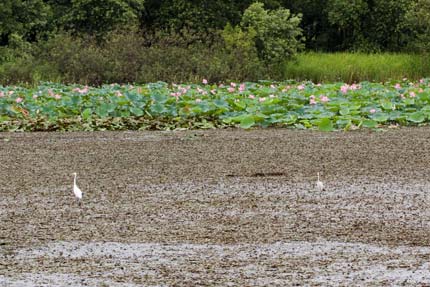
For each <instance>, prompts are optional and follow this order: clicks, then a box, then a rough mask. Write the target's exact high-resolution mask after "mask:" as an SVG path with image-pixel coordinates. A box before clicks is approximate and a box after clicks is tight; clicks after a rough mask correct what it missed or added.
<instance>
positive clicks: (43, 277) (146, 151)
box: [0, 127, 430, 286]
mask: <svg viewBox="0 0 430 287" xmlns="http://www.w3.org/2000/svg"><path fill="white" fill-rule="evenodd" d="M73 172H77V174H78V178H77V184H78V185H79V187H80V188H81V190H82V191H83V193H84V196H83V200H82V202H81V203H78V201H77V199H75V198H74V195H73V192H72V187H73V176H72V173H73ZM317 172H320V175H321V180H322V181H323V182H324V184H325V187H326V190H325V191H321V192H320V191H318V190H317V189H316V188H315V182H316V180H317V177H316V175H317ZM429 175H430V128H427V127H422V128H402V129H395V130H388V131H385V132H370V131H357V132H348V133H344V132H332V133H322V132H310V131H297V130H287V129H257V130H251V131H244V130H237V129H228V130H207V131H206V130H205V131H176V132H91V133H74V132H68V133H0V286H294V285H297V286H300V285H313V286H316V285H325V286H326V285H350V284H354V285H356V284H359V285H377V286H380V285H408V286H410V285H421V286H422V285H424V286H426V285H429V284H430V263H429V262H430V176H429Z"/></svg>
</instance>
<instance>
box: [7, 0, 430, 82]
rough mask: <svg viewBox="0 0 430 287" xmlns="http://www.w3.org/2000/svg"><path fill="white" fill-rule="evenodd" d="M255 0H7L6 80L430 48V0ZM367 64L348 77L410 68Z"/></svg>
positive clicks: (91, 78) (182, 71)
mask: <svg viewBox="0 0 430 287" xmlns="http://www.w3.org/2000/svg"><path fill="white" fill-rule="evenodd" d="M255 2H257V1H254V0H246V1H226V0H215V1H202V0H195V1H185V0H167V1H154V0H107V1H101V0H28V1H24V0H16V1H15V0H4V1H1V3H0V83H2V84H12V83H19V82H28V83H37V82H38V81H62V82H66V83H71V82H72V83H83V84H93V85H99V84H103V83H111V82H121V83H124V82H153V81H158V80H162V81H166V82H193V81H196V80H197V79H200V78H202V77H205V78H208V79H209V80H210V81H222V80H235V81H256V80H258V79H274V80H282V79H285V77H289V76H290V75H292V74H295V75H297V74H299V76H297V77H298V78H300V79H303V78H307V79H310V78H312V79H313V78H314V75H312V73H311V72H308V73H305V74H303V72H298V73H297V72H296V71H297V69H300V67H301V66H300V65H299V67H297V69H294V68H291V67H292V66H291V65H293V63H295V62H294V61H295V60H296V56H297V55H298V52H300V51H303V50H304V51H307V52H309V51H330V52H332V51H348V52H366V53H367V52H371V53H373V52H380V53H381V52H390V53H393V52H396V53H398V52H401V53H422V54H426V53H427V54H428V52H429V49H430V45H429V43H430V24H429V23H430V14H429V12H428V11H430V1H429V0H354V1H349V0H321V1H312V0H288V1H286V0H264V1H259V2H260V3H255ZM414 57H415V56H414ZM371 58H372V57H371V56H370V57H369V59H371ZM302 59H303V57H302ZM369 59H368V60H367V61H364V62H367V63H368V64H371V61H370V60H369ZM422 59H424V60H426V61H428V60H427V59H428V58H426V57H423V58H422ZM299 62H300V60H299ZM307 65H312V63H307ZM338 67H339V68H338V71H339V70H341V67H340V66H338ZM390 67H392V66H390ZM408 67H409V66H408ZM420 67H421V66H420ZM317 70H318V69H317ZM319 70H321V69H319ZM361 70H362V68H361V67H360V68H359V69H358V68H357V69H356V70H354V71H353V72H352V73H353V74H354V75H353V76H350V77H348V78H347V77H346V76H341V77H340V78H341V79H343V80H345V81H355V80H372V79H382V80H384V79H387V78H390V77H392V76H391V75H395V76H397V75H398V74H401V73H402V71H403V70H402V69H399V70H398V71H396V72H393V73H391V72H390V73H388V76H385V74H384V75H382V76H380V77H375V76H373V75H371V74H366V73H362V72H361ZM291 71H294V72H291ZM308 71H310V70H309V69H308ZM375 71H376V70H375ZM328 72H331V71H328ZM421 72H423V73H422V74H421V76H426V75H428V70H427V67H426V65H424V68H423V69H421V68H420V70H415V71H413V73H412V72H411V71H410V70H409V68H407V75H408V76H409V77H413V78H415V77H418V75H419V74H420V73H421ZM334 73H337V72H336V71H334ZM294 77H296V76H294ZM328 78H330V77H328ZM322 79H324V77H322Z"/></svg>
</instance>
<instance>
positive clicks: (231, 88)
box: [227, 87, 236, 93]
mask: <svg viewBox="0 0 430 287" xmlns="http://www.w3.org/2000/svg"><path fill="white" fill-rule="evenodd" d="M235 90H236V89H235V88H233V87H229V88H228V89H227V91H229V92H230V93H233V92H234V91H235Z"/></svg>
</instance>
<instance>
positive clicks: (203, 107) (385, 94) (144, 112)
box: [0, 79, 430, 131]
mask: <svg viewBox="0 0 430 287" xmlns="http://www.w3.org/2000/svg"><path fill="white" fill-rule="evenodd" d="M429 83H430V79H422V80H420V81H419V82H415V83H412V82H409V81H408V80H407V79H403V80H402V81H398V82H396V81H393V82H387V83H371V82H362V83H358V84H351V85H348V84H345V83H329V84H315V83H312V82H301V83H296V82H293V81H288V82H276V83H274V82H258V83H249V82H247V83H228V84H219V85H216V84H208V83H207V81H206V80H203V81H202V83H201V84H189V85H188V84H167V83H164V82H157V83H150V84H145V85H139V86H133V85H116V84H112V85H105V86H101V87H97V88H96V87H87V86H76V85H61V84H51V83H45V84H42V85H40V86H38V87H36V88H24V87H15V86H14V87H12V86H7V87H1V86H0V130H1V131H52V130H63V131H71V130H126V129H130V130H139V129H141V130H142V129H158V130H170V129H197V128H215V127H227V126H239V127H241V128H244V129H249V128H252V127H290V128H298V129H318V130H322V131H333V130H353V129H359V128H371V129H378V128H384V127H395V126H399V125H423V124H426V123H428V122H429V120H430V85H429Z"/></svg>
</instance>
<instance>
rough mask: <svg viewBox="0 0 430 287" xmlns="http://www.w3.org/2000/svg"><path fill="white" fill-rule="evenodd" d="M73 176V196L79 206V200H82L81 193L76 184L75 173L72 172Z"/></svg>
mask: <svg viewBox="0 0 430 287" xmlns="http://www.w3.org/2000/svg"><path fill="white" fill-rule="evenodd" d="M73 175H74V176H75V178H74V180H73V193H74V194H75V196H76V198H77V199H78V200H79V204H80V200H81V199H82V191H81V189H80V188H79V187H78V185H77V184H76V172H74V173H73Z"/></svg>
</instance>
